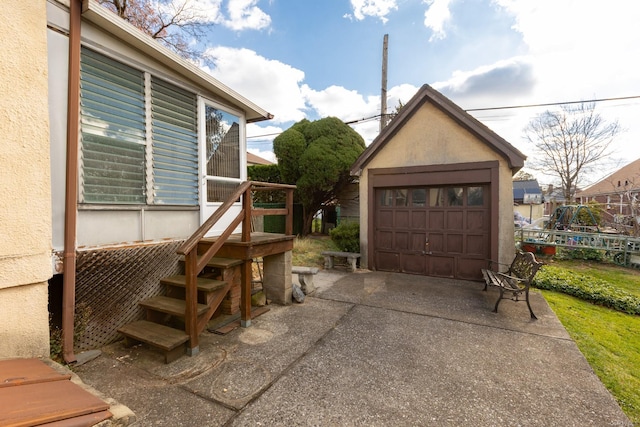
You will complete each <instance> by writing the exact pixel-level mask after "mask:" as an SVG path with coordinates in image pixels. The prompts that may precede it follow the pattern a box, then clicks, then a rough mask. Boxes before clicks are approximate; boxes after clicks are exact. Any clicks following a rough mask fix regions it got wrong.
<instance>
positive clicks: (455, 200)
mask: <svg viewBox="0 0 640 427" xmlns="http://www.w3.org/2000/svg"><path fill="white" fill-rule="evenodd" d="M462 200H463V199H462V187H451V188H447V202H448V205H449V206H462Z"/></svg>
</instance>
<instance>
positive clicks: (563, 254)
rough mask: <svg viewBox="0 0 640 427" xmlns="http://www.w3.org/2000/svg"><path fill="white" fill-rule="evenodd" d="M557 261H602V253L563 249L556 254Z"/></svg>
mask: <svg viewBox="0 0 640 427" xmlns="http://www.w3.org/2000/svg"><path fill="white" fill-rule="evenodd" d="M556 257H557V258H558V259H583V260H585V261H603V260H604V253H603V252H602V251H601V250H598V249H591V248H569V249H567V248H563V249H562V250H561V251H558V253H557V254H556Z"/></svg>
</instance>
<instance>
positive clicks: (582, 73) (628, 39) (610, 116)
mask: <svg viewBox="0 0 640 427" xmlns="http://www.w3.org/2000/svg"><path fill="white" fill-rule="evenodd" d="M494 3H495V4H497V5H498V6H500V7H502V8H504V10H506V11H507V12H509V13H510V14H511V15H512V16H513V18H514V21H515V24H514V29H515V30H516V31H518V32H519V33H521V34H522V39H523V41H524V43H526V46H527V47H528V49H529V52H528V55H529V57H530V58H531V60H532V61H533V66H534V69H535V75H534V77H535V79H536V81H537V84H536V86H535V89H534V91H533V93H532V94H531V96H530V100H531V101H532V102H533V103H540V102H555V101H579V100H588V99H593V98H611V97H619V96H635V95H640V73H639V72H638V69H639V66H640V63H639V62H638V58H640V31H638V22H637V17H638V16H640V3H637V2H630V1H626V0H611V1H608V2H602V1H599V0H580V1H560V2H558V1H554V0H538V1H535V2H531V1H527V0H494ZM597 111H600V112H601V113H602V116H603V118H604V119H606V120H608V121H613V120H619V121H620V124H621V125H622V127H624V128H627V129H629V131H628V132H625V133H623V134H621V135H619V136H618V138H616V142H615V146H616V149H617V150H618V153H617V155H618V156H621V157H624V158H626V159H635V158H638V157H639V156H640V145H639V144H638V143H637V141H638V140H640V129H638V125H637V117H638V115H639V114H640V105H638V102H633V101H631V102H624V103H612V102H606V103H600V104H598V105H597ZM527 113H528V115H529V116H531V115H532V114H533V112H532V111H530V110H529V111H527ZM634 117H635V118H634ZM514 134H515V132H514ZM520 135H521V132H520ZM518 137H519V136H515V135H514V138H518Z"/></svg>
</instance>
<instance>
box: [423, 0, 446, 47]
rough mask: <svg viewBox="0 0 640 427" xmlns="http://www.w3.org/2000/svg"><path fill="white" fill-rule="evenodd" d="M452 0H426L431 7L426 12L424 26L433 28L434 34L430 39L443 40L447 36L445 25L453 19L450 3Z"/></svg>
mask: <svg viewBox="0 0 640 427" xmlns="http://www.w3.org/2000/svg"><path fill="white" fill-rule="evenodd" d="M451 1H452V0H424V3H426V4H428V5H429V8H428V9H427V10H426V12H425V13H424V26H425V27H427V28H429V29H431V30H432V31H433V34H432V35H431V37H430V38H429V41H433V40H436V39H439V40H442V39H444V38H445V37H446V36H447V33H446V31H445V28H444V27H445V25H446V24H448V23H449V21H450V20H451V12H450V11H449V4H450V3H451Z"/></svg>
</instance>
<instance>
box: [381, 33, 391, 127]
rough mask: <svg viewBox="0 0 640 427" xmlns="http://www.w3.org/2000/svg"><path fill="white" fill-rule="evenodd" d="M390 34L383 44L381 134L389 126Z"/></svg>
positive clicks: (386, 36) (385, 36)
mask: <svg viewBox="0 0 640 427" xmlns="http://www.w3.org/2000/svg"><path fill="white" fill-rule="evenodd" d="M388 48H389V34H385V35H384V41H383V42H382V93H381V94H380V132H382V129H384V128H385V126H387V50H388Z"/></svg>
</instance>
